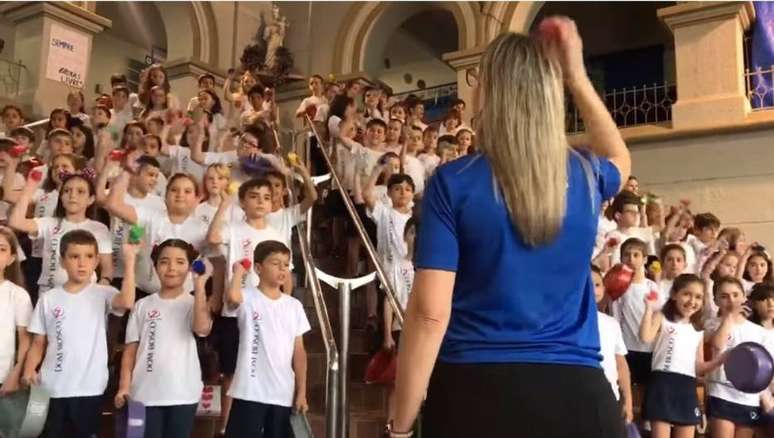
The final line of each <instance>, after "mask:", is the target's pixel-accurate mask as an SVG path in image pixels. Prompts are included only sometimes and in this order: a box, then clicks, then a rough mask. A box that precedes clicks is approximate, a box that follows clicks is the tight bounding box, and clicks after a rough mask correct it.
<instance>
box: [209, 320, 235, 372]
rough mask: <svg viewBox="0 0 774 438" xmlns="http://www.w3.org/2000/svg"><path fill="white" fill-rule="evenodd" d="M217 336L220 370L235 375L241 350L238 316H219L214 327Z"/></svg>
mask: <svg viewBox="0 0 774 438" xmlns="http://www.w3.org/2000/svg"><path fill="white" fill-rule="evenodd" d="M213 334H214V335H215V337H216V341H215V349H216V350H217V352H218V363H219V364H220V372H221V373H223V374H226V375H233V374H234V371H235V370H236V362H237V353H238V352H239V323H238V322H237V319H236V318H230V317H226V316H217V317H216V318H215V324H214V327H213Z"/></svg>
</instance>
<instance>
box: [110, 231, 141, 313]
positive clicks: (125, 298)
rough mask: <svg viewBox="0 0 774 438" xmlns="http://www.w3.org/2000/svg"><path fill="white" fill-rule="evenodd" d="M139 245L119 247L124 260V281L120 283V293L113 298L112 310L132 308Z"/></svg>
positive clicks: (130, 244)
mask: <svg viewBox="0 0 774 438" xmlns="http://www.w3.org/2000/svg"><path fill="white" fill-rule="evenodd" d="M140 245H141V244H140V243H124V244H123V246H122V247H121V249H122V254H121V255H122V256H123V260H124V279H123V281H122V282H121V292H120V293H119V294H118V295H116V296H115V297H113V309H116V310H130V309H131V308H132V307H133V306H134V300H135V292H136V287H137V281H136V279H135V276H136V274H135V270H136V269H135V266H136V263H137V262H136V260H137V253H138V251H139V250H140Z"/></svg>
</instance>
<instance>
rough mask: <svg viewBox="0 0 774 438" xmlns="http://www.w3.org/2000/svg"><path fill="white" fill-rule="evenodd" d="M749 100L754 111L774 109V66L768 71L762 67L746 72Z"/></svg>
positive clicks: (746, 70) (747, 69)
mask: <svg viewBox="0 0 774 438" xmlns="http://www.w3.org/2000/svg"><path fill="white" fill-rule="evenodd" d="M744 81H745V84H746V87H747V98H748V99H750V106H752V110H753V111H765V110H770V109H774V65H772V66H770V67H769V68H768V69H763V68H761V67H758V68H756V69H755V70H753V71H750V69H749V68H746V69H745V70H744Z"/></svg>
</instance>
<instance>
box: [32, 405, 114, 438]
mask: <svg viewBox="0 0 774 438" xmlns="http://www.w3.org/2000/svg"><path fill="white" fill-rule="evenodd" d="M101 418H102V396H101V395H96V396H93V397H66V398H52V399H51V401H50V402H49V404H48V416H47V417H46V426H45V428H44V429H43V434H42V435H41V437H43V438H59V437H68V438H92V437H93V436H97V433H98V432H99V424H100V420H101Z"/></svg>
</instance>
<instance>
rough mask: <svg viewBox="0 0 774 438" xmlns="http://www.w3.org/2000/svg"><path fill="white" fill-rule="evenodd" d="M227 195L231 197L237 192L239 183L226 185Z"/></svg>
mask: <svg viewBox="0 0 774 438" xmlns="http://www.w3.org/2000/svg"><path fill="white" fill-rule="evenodd" d="M226 191H227V192H228V194H229V195H233V194H234V193H236V192H238V191H239V183H238V182H236V181H234V182H232V183H231V184H229V185H228V188H227V189H226Z"/></svg>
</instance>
